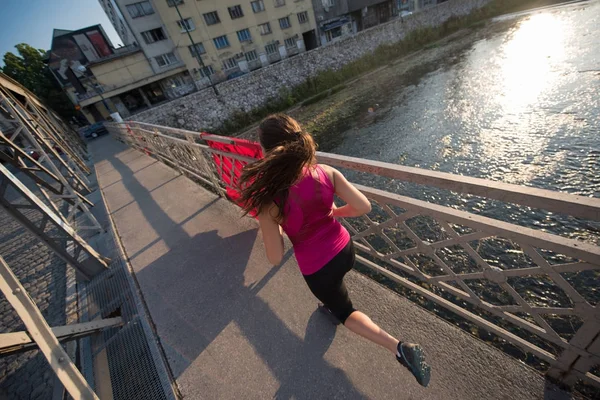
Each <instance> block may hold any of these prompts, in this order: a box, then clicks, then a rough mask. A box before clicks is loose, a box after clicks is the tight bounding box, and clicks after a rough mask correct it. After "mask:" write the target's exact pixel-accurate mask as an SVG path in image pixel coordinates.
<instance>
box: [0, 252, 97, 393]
mask: <svg viewBox="0 0 600 400" xmlns="http://www.w3.org/2000/svg"><path fill="white" fill-rule="evenodd" d="M0 291H2V293H3V294H4V297H5V298H6V299H7V300H8V302H9V303H10V305H11V306H12V307H13V308H14V309H15V311H16V312H17V314H18V315H19V317H20V318H21V320H22V321H23V323H24V325H25V328H26V329H27V331H28V332H29V334H30V335H31V338H32V339H33V340H34V341H35V343H36V344H37V345H38V347H39V349H40V351H41V352H42V354H43V355H44V357H46V360H47V361H48V363H49V364H50V367H51V368H52V369H53V370H54V373H55V374H56V375H57V377H58V378H59V379H60V381H61V382H62V384H63V385H64V386H65V388H66V389H67V391H68V392H69V394H70V395H71V396H72V397H73V398H74V399H85V400H96V399H98V396H96V394H95V393H94V391H93V390H92V388H91V387H90V385H89V384H88V383H87V381H86V380H85V379H84V378H83V376H82V375H81V373H80V372H79V370H78V369H77V367H76V366H75V364H73V361H71V359H70V358H69V356H68V354H67V352H66V351H65V350H64V349H63V348H62V346H61V345H60V343H59V342H58V339H57V338H56V336H55V335H54V334H53V333H52V330H51V329H50V327H49V326H48V324H47V323H46V320H45V319H44V317H43V316H42V313H41V312H40V310H39V309H38V308H37V306H36V305H35V303H34V302H33V300H32V299H31V297H29V294H28V293H27V291H26V290H25V288H23V285H21V283H20V282H19V280H18V279H17V277H16V276H15V274H14V273H13V272H12V271H11V269H10V267H9V266H8V264H7V263H6V261H4V259H3V258H2V257H0Z"/></svg>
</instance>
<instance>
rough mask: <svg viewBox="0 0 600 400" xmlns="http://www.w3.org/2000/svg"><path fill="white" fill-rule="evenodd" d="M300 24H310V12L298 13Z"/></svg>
mask: <svg viewBox="0 0 600 400" xmlns="http://www.w3.org/2000/svg"><path fill="white" fill-rule="evenodd" d="M298 22H300V23H301V24H305V23H307V22H308V12H307V11H304V12H301V13H298Z"/></svg>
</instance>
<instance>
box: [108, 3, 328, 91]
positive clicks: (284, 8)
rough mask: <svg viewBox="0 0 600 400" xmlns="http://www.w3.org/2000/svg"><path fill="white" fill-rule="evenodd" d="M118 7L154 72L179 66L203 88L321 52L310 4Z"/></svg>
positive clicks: (140, 4) (196, 4)
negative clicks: (315, 51) (268, 66)
mask: <svg viewBox="0 0 600 400" xmlns="http://www.w3.org/2000/svg"><path fill="white" fill-rule="evenodd" d="M114 1H115V2H116V5H117V6H118V7H119V8H120V10H121V12H122V14H123V15H124V19H125V21H126V23H127V24H128V26H129V28H130V30H131V32H132V34H133V35H134V36H135V38H136V39H137V43H139V45H140V47H141V49H142V50H143V51H144V53H145V54H146V56H147V57H148V59H150V60H151V61H152V63H153V64H154V65H153V67H154V68H155V72H160V68H163V67H164V66H165V65H171V64H172V63H174V62H180V63H182V64H183V65H185V66H186V68H187V70H188V72H189V74H190V76H191V77H193V80H194V81H195V84H196V86H197V87H198V88H201V87H204V86H206V85H208V84H209V83H211V82H212V83H216V82H220V81H223V80H226V79H231V78H235V77H236V76H239V75H242V74H244V73H247V72H249V71H252V70H254V69H258V68H261V67H263V66H266V65H269V64H272V63H275V62H279V61H281V60H282V59H284V58H287V57H292V56H295V55H297V54H299V53H301V52H303V51H306V50H307V49H308V50H310V49H312V48H314V47H317V46H318V38H317V35H316V21H315V17H314V11H313V8H312V2H311V0H254V1H251V0H224V1H222V2H212V1H199V0H144V1H139V0H114ZM157 69H158V70H157ZM208 77H210V80H209V79H208Z"/></svg>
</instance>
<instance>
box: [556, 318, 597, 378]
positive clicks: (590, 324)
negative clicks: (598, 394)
mask: <svg viewBox="0 0 600 400" xmlns="http://www.w3.org/2000/svg"><path fill="white" fill-rule="evenodd" d="M595 313H597V314H598V315H594V314H595ZM584 316H585V317H586V318H585V322H584V323H583V326H581V328H579V330H578V331H577V333H576V334H575V336H573V338H572V339H571V340H570V341H569V345H570V346H569V348H566V349H565V350H564V351H563V352H562V353H561V354H560V356H559V357H558V358H557V359H556V362H555V363H554V365H552V366H551V368H550V370H549V371H548V376H550V377H552V378H554V379H557V380H560V381H561V382H563V383H565V384H566V385H568V386H572V385H573V384H575V382H576V381H577V379H579V377H580V375H581V374H583V375H585V374H586V373H587V372H588V371H589V369H590V368H591V367H592V366H593V365H594V364H595V362H594V361H593V358H592V357H596V359H597V358H598V357H600V318H599V317H600V312H599V311H596V309H595V308H594V307H590V309H589V310H587V312H586V313H585V314H584ZM573 348H575V349H579V350H581V351H585V352H588V353H590V354H591V356H587V357H585V356H581V355H580V354H579V352H577V351H575V350H574V349H573ZM596 362H597V360H596Z"/></svg>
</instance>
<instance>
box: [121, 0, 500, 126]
mask: <svg viewBox="0 0 600 400" xmlns="http://www.w3.org/2000/svg"><path fill="white" fill-rule="evenodd" d="M490 1H491V0H449V1H447V2H445V3H441V4H438V5H436V6H434V7H431V8H427V9H425V10H423V11H422V12H418V13H415V14H413V15H411V16H408V17H404V18H400V17H398V18H396V19H394V20H392V21H390V22H387V23H385V24H381V25H378V26H375V27H373V28H370V29H367V30H364V31H361V32H359V33H357V34H355V35H353V36H350V37H348V38H345V39H343V40H340V41H337V42H334V43H331V44H328V45H325V46H322V47H319V48H316V49H314V50H311V51H308V52H306V53H302V54H300V55H298V56H295V57H293V58H289V59H286V60H283V61H282V62H280V63H277V64H273V65H270V66H267V67H264V68H261V69H259V70H256V71H253V72H251V73H248V74H246V75H243V76H241V77H239V78H236V79H233V80H230V81H226V82H223V83H221V84H219V85H217V89H218V92H219V94H218V95H216V94H215V93H214V91H213V89H212V88H206V89H203V90H200V91H198V92H195V93H192V94H190V95H188V96H185V97H182V98H179V99H176V100H173V101H171V102H169V103H166V104H163V105H160V106H158V107H154V108H152V109H150V110H147V111H144V112H141V113H139V114H135V115H133V116H131V118H130V120H132V121H138V122H146V123H151V124H157V125H165V126H171V127H176V128H184V129H189V130H194V131H202V130H206V131H211V132H215V131H219V130H221V129H222V128H223V126H224V124H225V123H226V122H227V121H229V120H231V119H235V118H238V117H239V115H241V114H248V113H252V112H254V111H256V110H259V109H261V108H264V107H265V106H266V105H268V104H274V103H275V104H277V102H283V103H285V101H286V99H285V98H284V97H285V96H286V94H287V93H290V92H291V91H292V90H293V88H295V87H298V86H300V85H302V84H304V83H306V82H307V81H309V80H310V79H312V78H315V77H317V76H318V75H319V74H322V73H323V72H325V71H328V70H329V71H336V70H339V69H341V68H343V67H344V66H345V65H348V64H350V63H352V62H354V61H356V60H358V59H360V58H361V57H364V56H366V55H369V53H373V52H374V51H375V50H376V49H377V48H379V47H380V46H384V45H393V44H395V43H398V42H400V41H402V40H404V39H405V38H407V37H408V35H410V34H411V33H413V34H414V33H415V32H418V31H420V30H423V29H427V28H435V27H439V26H442V25H443V24H444V23H446V22H447V21H449V20H450V19H452V18H458V17H462V16H466V15H468V14H470V13H471V12H472V11H474V10H476V9H479V8H481V7H483V6H485V5H486V4H487V3H490ZM289 105H291V104H289Z"/></svg>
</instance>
